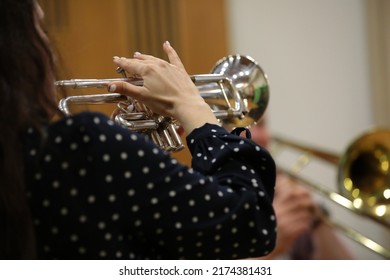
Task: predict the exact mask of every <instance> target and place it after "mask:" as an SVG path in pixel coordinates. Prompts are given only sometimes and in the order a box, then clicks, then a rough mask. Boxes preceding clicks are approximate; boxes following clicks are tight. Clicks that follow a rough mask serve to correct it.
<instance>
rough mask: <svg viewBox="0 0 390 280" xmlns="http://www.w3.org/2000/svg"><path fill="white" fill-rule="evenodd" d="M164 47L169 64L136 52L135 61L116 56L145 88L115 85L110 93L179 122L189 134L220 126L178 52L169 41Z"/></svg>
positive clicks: (110, 88) (127, 84)
mask: <svg viewBox="0 0 390 280" xmlns="http://www.w3.org/2000/svg"><path fill="white" fill-rule="evenodd" d="M163 48H164V51H165V52H166V54H167V55H168V58H169V62H167V61H165V60H162V59H159V58H156V57H153V56H150V55H144V54H140V53H135V54H134V58H119V57H114V63H116V64H117V65H118V66H119V67H121V68H123V69H124V70H126V72H127V73H128V74H129V75H130V76H132V75H137V76H140V77H141V78H142V79H143V81H144V85H143V86H136V85H133V84H130V83H127V82H115V83H111V84H110V85H109V91H110V92H118V93H121V94H124V95H128V96H131V97H133V98H135V99H137V100H138V101H140V102H142V103H144V104H145V105H146V106H147V107H148V108H149V109H151V110H152V111H153V112H155V113H156V114H159V115H163V116H169V117H173V118H175V119H177V120H178V121H179V122H180V124H181V125H182V126H183V128H184V130H185V131H186V133H187V134H189V133H190V132H191V131H192V130H193V129H194V128H196V127H200V126H202V125H203V124H205V123H213V124H218V121H217V119H216V118H215V116H214V114H213V113H212V111H211V109H210V107H209V105H208V104H207V103H206V102H205V100H204V99H203V98H202V97H201V96H200V94H199V91H198V89H197V87H196V86H195V84H194V83H193V82H192V80H191V79H190V77H189V75H188V74H187V72H186V70H185V68H184V66H183V64H182V62H181V60H180V58H179V56H178V55H177V53H176V51H175V50H174V49H173V48H172V47H171V45H170V44H169V43H168V42H165V43H164V45H163Z"/></svg>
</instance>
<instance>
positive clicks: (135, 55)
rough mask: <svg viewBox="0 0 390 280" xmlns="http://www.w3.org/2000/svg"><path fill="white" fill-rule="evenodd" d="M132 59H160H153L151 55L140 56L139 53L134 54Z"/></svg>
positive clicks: (154, 58)
mask: <svg viewBox="0 0 390 280" xmlns="http://www.w3.org/2000/svg"><path fill="white" fill-rule="evenodd" d="M133 57H134V58H136V59H139V60H161V59H159V58H157V57H154V56H152V55H147V54H142V53H140V52H135V53H134V55H133Z"/></svg>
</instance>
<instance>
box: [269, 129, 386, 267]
mask: <svg viewBox="0 0 390 280" xmlns="http://www.w3.org/2000/svg"><path fill="white" fill-rule="evenodd" d="M271 143H272V146H271V148H270V151H271V153H272V154H273V156H274V157H276V156H277V155H278V154H280V153H281V152H282V151H283V150H285V149H293V150H296V151H298V152H300V153H299V156H298V158H297V159H296V160H295V161H294V164H293V167H292V168H285V167H282V166H279V167H278V168H279V169H280V170H281V171H282V172H284V173H286V174H287V175H289V176H291V177H292V178H295V179H298V180H300V181H301V182H303V183H304V184H306V185H307V186H309V187H310V188H312V189H313V190H314V191H315V192H317V193H319V194H321V195H322V196H324V197H325V198H326V199H329V200H330V201H332V202H334V203H336V204H337V205H339V206H342V207H343V208H345V209H347V210H349V211H352V212H353V213H356V214H358V215H361V216H363V217H366V218H368V219H370V220H372V221H374V222H376V223H378V224H379V225H381V226H383V227H384V228H386V229H389V228H390V221H389V218H390V185H389V183H390V130H386V129H375V130H372V131H368V132H366V133H364V134H362V135H360V136H359V137H357V138H356V139H354V141H353V142H351V143H350V144H349V146H348V147H347V149H346V151H345V152H344V153H343V154H342V155H337V154H335V153H331V152H328V151H324V150H320V149H317V148H315V147H310V146H308V145H303V144H301V143H298V142H295V141H291V140H288V139H286V138H283V137H279V136H273V137H272V142H271ZM312 158H317V159H320V160H322V161H324V162H327V163H329V164H331V165H333V166H336V167H337V171H338V172H337V191H330V190H329V189H328V188H325V187H324V186H321V185H320V184H316V183H314V182H313V181H311V180H308V179H306V178H304V177H303V176H301V174H300V172H301V171H302V169H303V168H305V167H306V166H307V165H308V164H309V163H310V161H311V159H312ZM329 222H330V223H331V224H333V225H334V226H335V227H336V228H337V229H339V230H340V231H341V232H342V233H344V234H345V235H346V236H347V237H349V238H351V239H352V240H354V241H356V242H357V243H359V244H361V245H363V246H365V247H366V248H368V249H370V250H372V251H373V252H375V253H377V254H379V255H381V256H382V257H384V258H385V259H390V249H389V248H386V247H384V246H383V245H381V244H379V243H378V242H376V241H374V240H372V239H371V238H369V237H367V236H365V235H363V234H362V233H360V232H359V231H357V230H355V229H352V228H349V227H346V226H344V225H342V224H340V223H336V222H335V221H329Z"/></svg>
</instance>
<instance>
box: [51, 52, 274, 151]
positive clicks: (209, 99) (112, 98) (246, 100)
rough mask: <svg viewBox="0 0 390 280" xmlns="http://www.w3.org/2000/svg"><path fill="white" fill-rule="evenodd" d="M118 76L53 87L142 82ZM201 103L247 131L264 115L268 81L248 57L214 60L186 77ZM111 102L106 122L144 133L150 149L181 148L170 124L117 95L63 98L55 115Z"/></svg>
mask: <svg viewBox="0 0 390 280" xmlns="http://www.w3.org/2000/svg"><path fill="white" fill-rule="evenodd" d="M117 72H121V73H122V75H124V76H123V77H122V78H113V79H72V80H62V81H57V82H56V86H57V87H66V88H73V89H83V88H104V87H107V85H108V84H109V83H111V82H113V81H126V82H129V83H132V84H134V85H137V86H142V85H143V80H142V79H137V78H129V77H127V76H126V75H125V74H124V71H121V69H117ZM190 77H191V79H192V81H193V82H194V83H195V84H196V86H197V88H198V90H199V92H200V94H201V96H202V98H204V99H205V101H206V103H207V104H208V105H209V106H210V109H211V110H212V111H213V113H214V114H215V116H216V118H217V119H218V120H219V121H220V122H221V123H222V124H224V125H228V126H229V127H237V126H244V127H247V126H250V125H251V124H253V123H255V122H256V121H258V120H259V119H260V118H261V117H262V115H263V113H264V112H265V110H266V108H267V105H268V101H269V82H268V78H267V75H266V74H265V73H264V71H263V70H262V68H261V67H260V66H259V64H258V63H257V62H256V61H255V60H254V59H253V58H251V57H249V56H244V55H229V56H227V57H224V58H222V59H220V60H219V61H218V62H217V63H216V64H215V66H214V67H213V68H212V70H211V73H210V74H200V75H192V76H190ZM103 103H116V104H117V108H116V109H115V110H114V112H113V113H112V116H111V117H112V119H113V120H114V121H115V122H116V123H118V124H120V125H123V126H125V127H127V128H128V129H130V130H135V131H138V132H141V133H144V134H146V135H147V136H148V137H149V138H151V139H152V140H153V142H154V143H155V144H157V145H158V146H160V147H161V148H162V149H164V150H166V151H169V152H176V151H179V150H181V149H182V148H183V147H184V146H183V144H182V141H181V138H180V136H179V135H178V133H177V127H178V126H180V124H179V123H177V121H176V120H174V119H172V118H169V117H164V116H161V115H157V114H155V113H153V112H152V111H151V110H150V109H149V108H147V107H146V106H145V105H144V104H142V103H141V102H138V101H137V100H134V99H133V98H131V97H127V96H123V95H121V94H118V93H105V94H90V95H79V96H69V97H66V98H63V99H61V100H60V101H59V108H60V110H61V111H62V112H63V113H64V114H66V115H69V114H71V110H70V107H69V106H70V105H71V104H103Z"/></svg>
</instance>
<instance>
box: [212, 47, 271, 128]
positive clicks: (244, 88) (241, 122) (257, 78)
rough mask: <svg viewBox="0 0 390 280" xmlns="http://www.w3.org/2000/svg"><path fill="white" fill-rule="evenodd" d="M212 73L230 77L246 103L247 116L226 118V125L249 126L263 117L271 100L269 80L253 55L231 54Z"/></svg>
mask: <svg viewBox="0 0 390 280" xmlns="http://www.w3.org/2000/svg"><path fill="white" fill-rule="evenodd" d="M211 73H214V74H219V75H224V76H227V77H229V78H230V79H231V80H232V83H233V84H234V86H235V88H236V90H237V91H238V93H239V95H240V96H241V98H242V101H243V103H244V104H243V106H244V108H245V116H244V117H243V118H227V119H224V120H222V122H223V123H224V124H225V125H228V126H230V127H238V126H241V127H248V126H250V125H252V124H253V123H256V122H257V121H259V120H260V119H261V117H262V116H263V114H264V112H265V110H266V108H267V106H268V102H269V94H270V93H269V80H268V77H267V75H266V73H265V72H264V71H263V69H262V68H261V67H260V65H259V64H258V63H257V62H256V61H255V60H254V59H253V58H252V57H250V56H243V55H239V54H237V55H229V56H227V57H224V58H222V59H220V60H219V61H218V62H217V63H216V64H215V66H214V67H213V69H212V70H211ZM209 105H210V103H209ZM210 107H212V106H211V105H210Z"/></svg>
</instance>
